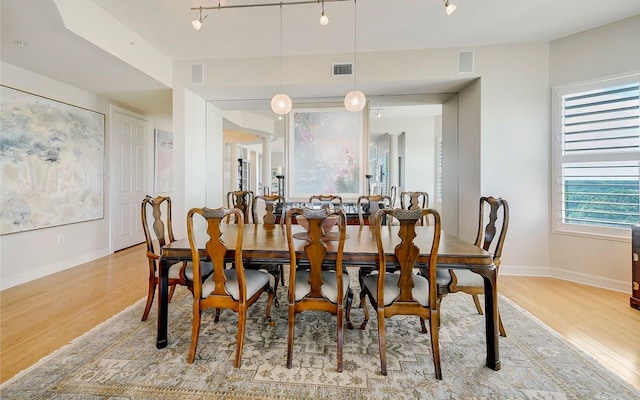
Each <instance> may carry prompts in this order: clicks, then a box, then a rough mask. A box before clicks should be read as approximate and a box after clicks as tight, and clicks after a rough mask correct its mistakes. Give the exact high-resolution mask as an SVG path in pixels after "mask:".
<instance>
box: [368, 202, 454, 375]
mask: <svg viewBox="0 0 640 400" xmlns="http://www.w3.org/2000/svg"><path fill="white" fill-rule="evenodd" d="M384 216H388V217H391V216H392V217H393V218H395V219H396V220H398V221H399V223H400V227H399V233H398V236H399V237H400V240H401V242H400V243H399V244H398V245H396V246H395V248H394V250H393V255H392V257H391V259H392V260H393V261H394V263H395V264H397V265H398V266H399V273H393V272H389V271H388V269H387V262H388V261H389V260H390V258H389V256H388V255H387V253H388V251H389V250H390V247H391V243H383V241H382V239H381V237H382V235H381V234H380V231H381V229H382V221H383V217H384ZM425 216H430V218H433V222H434V223H433V237H432V238H430V240H429V242H430V243H429V244H430V246H429V248H428V249H425V248H422V249H420V248H419V247H417V245H416V242H415V238H416V231H415V227H416V225H417V224H418V223H419V221H420V219H422V218H423V217H425ZM374 222H375V223H374V225H373V226H374V229H375V235H374V236H375V238H376V244H377V248H378V263H377V264H378V269H379V273H378V274H373V275H367V276H365V277H364V279H363V286H362V290H361V292H360V302H361V304H362V305H363V309H364V316H365V319H364V322H363V323H362V325H361V327H360V328H361V329H365V328H366V325H367V322H368V320H369V310H368V308H367V307H366V304H365V301H366V298H367V297H368V298H369V300H370V301H371V304H372V305H373V308H374V309H375V310H376V313H377V318H378V345H379V348H380V370H381V372H382V375H387V355H386V347H387V336H386V331H385V319H386V318H389V317H393V316H395V315H417V316H419V317H420V324H421V327H422V332H423V333H426V332H427V329H426V327H425V324H424V321H425V320H426V319H428V320H429V322H430V324H429V325H430V328H429V332H430V333H431V349H432V353H433V364H434V367H435V375H436V378H437V379H442V371H441V368H440V346H439V343H438V340H439V339H438V337H439V336H438V335H439V331H438V321H439V316H438V312H439V310H438V308H437V304H436V303H437V288H436V262H437V258H438V246H439V244H440V228H441V222H440V214H438V212H437V211H436V210H433V209H420V210H402V209H394V210H391V209H387V210H379V211H378V212H376V215H375V221H374ZM385 229H389V228H387V227H385ZM427 251H428V252H429V262H428V263H427V266H426V267H425V269H426V273H427V277H424V276H422V275H418V274H415V273H414V272H413V271H414V268H415V267H416V263H417V259H418V256H419V255H420V254H421V253H426V252H427Z"/></svg>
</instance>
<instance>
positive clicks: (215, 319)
mask: <svg viewBox="0 0 640 400" xmlns="http://www.w3.org/2000/svg"><path fill="white" fill-rule="evenodd" d="M218 321H220V309H219V308H216V315H215V316H214V317H213V322H218Z"/></svg>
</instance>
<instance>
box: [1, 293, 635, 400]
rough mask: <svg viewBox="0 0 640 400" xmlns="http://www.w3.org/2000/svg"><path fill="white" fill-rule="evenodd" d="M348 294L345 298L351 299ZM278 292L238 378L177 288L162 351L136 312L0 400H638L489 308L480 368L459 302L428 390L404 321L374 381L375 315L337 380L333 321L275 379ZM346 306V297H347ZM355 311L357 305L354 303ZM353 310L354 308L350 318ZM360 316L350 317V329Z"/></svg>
mask: <svg viewBox="0 0 640 400" xmlns="http://www.w3.org/2000/svg"><path fill="white" fill-rule="evenodd" d="M356 293H357V292H356ZM285 295H286V290H279V298H280V304H281V306H280V307H279V308H275V307H274V308H273V312H272V315H273V317H274V319H275V321H276V326H275V327H274V328H272V327H269V325H268V324H267V321H266V319H265V317H264V306H265V303H266V296H263V299H262V300H260V301H259V302H258V303H256V304H254V306H253V307H251V309H250V312H249V321H248V323H247V335H246V341H245V346H244V354H243V359H242V364H241V367H240V368H238V369H234V368H233V354H234V349H235V330H236V322H237V319H236V316H235V314H233V313H231V312H229V311H223V313H222V316H221V320H220V322H218V323H215V324H214V323H213V313H210V312H205V313H203V318H202V327H201V336H200V340H199V343H198V356H197V358H196V360H195V362H194V363H193V364H187V362H186V357H187V354H188V351H189V344H190V340H191V312H192V311H191V296H190V294H189V293H188V291H186V290H185V289H184V288H180V289H179V290H178V291H177V293H176V296H175V297H174V299H173V301H172V302H171V303H170V305H169V332H170V344H169V346H168V348H166V349H162V350H157V349H156V347H155V334H156V318H155V308H154V311H152V313H151V315H150V316H149V319H148V320H147V321H146V322H141V321H140V316H141V315H142V310H143V308H144V302H143V301H142V300H141V301H139V302H137V303H136V304H134V305H133V306H131V307H130V308H128V309H127V310H125V311H123V312H122V313H120V314H118V315H116V316H115V317H113V318H112V319H110V320H109V321H107V322H105V323H104V324H102V325H100V326H98V327H97V328H95V329H94V330H92V331H91V332H89V333H87V334H85V335H83V336H82V337H80V338H78V339H77V340H75V341H74V342H73V343H71V344H70V345H68V346H66V347H64V348H62V349H60V350H58V351H57V352H55V353H53V354H52V355H50V356H48V357H47V358H45V359H43V360H42V361H40V362H39V363H38V364H37V365H35V366H34V367H31V368H29V369H28V370H26V371H23V372H22V373H20V374H18V375H17V376H16V377H14V378H13V379H11V380H9V381H8V382H6V383H5V384H3V385H2V386H1V387H0V397H1V398H2V399H280V400H286V399H393V400H397V399H411V400H413V399H540V400H543V399H607V400H611V399H625V400H626V399H639V398H640V392H638V391H636V390H635V389H634V388H633V387H632V386H630V385H628V384H626V383H624V382H623V381H622V380H621V379H619V378H618V377H617V376H615V375H613V374H612V373H610V372H609V371H608V370H606V369H605V368H604V367H602V366H600V365H599V364H597V363H596V362H595V361H594V360H593V359H592V358H590V357H589V356H587V355H586V354H585V353H583V352H581V351H580V350H578V349H576V348H575V347H573V346H572V345H570V344H568V343H567V342H566V341H564V340H563V339H562V338H560V337H559V336H558V335H556V334H555V333H553V332H552V331H550V330H549V329H548V328H547V327H546V326H544V325H542V324H541V323H540V322H539V321H537V320H536V319H534V318H533V317H532V316H531V315H529V314H528V313H527V312H526V311H524V310H522V309H520V308H519V307H518V306H516V305H514V304H513V303H512V302H511V301H509V300H508V299H506V298H504V297H501V299H500V307H501V313H502V318H503V321H504V324H505V327H506V329H507V334H508V337H507V338H501V340H500V355H501V360H502V369H501V370H500V371H493V370H491V369H489V368H487V367H485V354H486V353H485V339H484V317H483V316H480V315H478V314H477V312H476V310H475V307H474V305H473V301H472V300H471V298H470V297H469V296H468V295H465V294H463V293H459V294H454V295H449V296H447V297H446V298H445V299H444V300H443V304H442V326H441V328H440V348H441V350H440V351H441V357H442V375H443V380H442V381H438V380H436V379H435V376H434V370H433V359H432V357H431V348H430V346H431V345H430V341H429V335H428V334H426V335H425V334H421V333H420V332H419V321H418V319H417V318H415V317H414V318H412V317H393V318H391V319H388V320H387V341H388V347H387V362H388V371H389V372H388V376H386V377H384V376H382V375H381V374H380V359H379V353H378V337H377V330H376V329H377V328H376V327H377V324H376V320H375V313H373V310H371V313H370V315H371V318H372V320H371V321H370V322H369V325H368V326H367V328H366V330H364V331H361V330H359V329H354V330H347V329H345V335H344V343H345V346H344V372H342V373H337V372H336V363H335V317H333V316H331V315H329V314H326V313H313V312H306V313H303V314H301V315H300V316H299V317H297V319H296V333H295V334H296V336H295V353H294V362H293V368H291V369H287V368H286V367H285V362H286V354H287V350H286V345H287V310H286V306H285V304H286V297H285ZM356 297H357V294H356ZM356 303H357V301H356ZM356 307H357V306H356ZM362 319H363V313H362V310H361V309H359V308H354V310H353V312H352V320H353V321H354V324H356V325H359V323H360V322H361V321H362Z"/></svg>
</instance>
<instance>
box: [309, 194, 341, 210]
mask: <svg viewBox="0 0 640 400" xmlns="http://www.w3.org/2000/svg"><path fill="white" fill-rule="evenodd" d="M309 205H310V207H312V208H313V207H314V206H315V205H319V206H320V208H331V207H332V206H333V207H334V208H339V209H342V208H343V207H342V197H340V196H336V195H333V194H316V195H313V196H311V197H309Z"/></svg>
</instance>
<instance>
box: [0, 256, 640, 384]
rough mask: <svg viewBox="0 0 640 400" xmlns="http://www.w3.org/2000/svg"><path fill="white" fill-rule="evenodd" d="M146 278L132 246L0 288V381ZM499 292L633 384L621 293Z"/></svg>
mask: <svg viewBox="0 0 640 400" xmlns="http://www.w3.org/2000/svg"><path fill="white" fill-rule="evenodd" d="M146 276H147V261H146V257H145V248H144V246H142V245H140V246H135V247H132V248H130V249H126V250H123V251H120V252H118V253H116V254H113V255H111V256H108V257H104V258H101V259H99V260H96V261H93V262H90V263H87V264H83V265H80V266H78V267H75V268H72V269H69V270H66V271H63V272H60V273H57V274H54V275H51V276H48V277H45V278H42V279H38V280H35V281H32V282H29V283H26V284H23V285H20V286H16V287H13V288H10V289H6V290H4V291H1V292H0V311H1V312H0V344H1V346H0V372H1V382H5V381H6V380H8V379H9V378H11V377H12V376H14V375H15V374H16V373H18V372H20V371H21V370H23V369H25V368H27V367H29V366H30V365H32V364H34V363H36V362H37V361H38V360H40V359H41V358H42V357H44V356H46V355H48V354H50V353H51V352H53V351H55V350H56V349H58V348H60V347H62V346H64V345H66V344H67V343H69V342H71V341H72V340H73V339H75V338H77V337H78V336H80V335H82V334H83V333H85V332H86V331H88V330H90V329H91V328H93V327H95V326H96V325H98V324H99V323H101V322H103V321H105V320H107V319H109V318H110V317H111V316H113V315H115V314H117V313H118V312H120V311H122V310H124V309H125V308H127V307H128V306H130V305H131V304H133V303H135V302H136V301H137V300H139V299H141V298H143V297H144V296H146V291H147V280H146ZM499 289H500V292H501V293H502V294H504V295H506V296H507V297H508V298H510V299H511V300H513V301H514V302H516V303H517V304H519V305H520V306H521V307H523V308H525V309H526V310H527V311H529V312H530V313H531V314H533V315H534V316H536V317H537V318H539V319H540V320H542V321H543V322H544V323H546V324H547V325H549V326H550V327H551V328H552V329H554V330H555V331H556V332H558V333H560V334H561V335H563V336H564V337H565V338H567V339H568V340H569V341H571V342H572V343H574V344H575V345H576V346H578V347H580V348H581V349H582V350H584V351H585V352H586V353H588V354H590V355H592V356H593V357H594V358H596V359H598V360H599V361H600V362H601V363H602V364H604V365H605V366H607V367H608V368H610V369H611V370H612V371H614V372H615V373H616V374H618V375H619V376H620V377H621V378H623V379H624V380H626V381H627V382H629V383H630V384H632V385H633V386H635V387H636V388H638V389H640V311H638V310H634V309H632V308H631V307H629V295H628V294H625V293H618V292H613V291H609V290H604V289H598V288H593V287H590V286H585V285H580V284H576V283H571V282H566V281H562V280H557V279H552V278H532V277H515V276H501V277H500V288H499ZM178 290H186V289H184V288H179V289H178ZM469 301H471V299H470V300H469ZM154 306H155V303H154ZM149 323H154V321H151V320H150V321H149ZM506 329H507V335H509V326H508V325H507V326H506Z"/></svg>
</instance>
